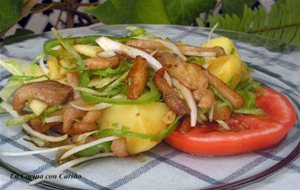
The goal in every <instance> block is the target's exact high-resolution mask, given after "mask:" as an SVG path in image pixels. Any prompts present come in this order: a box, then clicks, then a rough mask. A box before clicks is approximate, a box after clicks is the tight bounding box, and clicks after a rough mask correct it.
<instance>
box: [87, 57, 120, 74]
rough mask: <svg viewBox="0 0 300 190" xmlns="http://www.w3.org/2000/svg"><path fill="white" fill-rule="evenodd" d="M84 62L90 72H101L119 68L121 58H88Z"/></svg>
mask: <svg viewBox="0 0 300 190" xmlns="http://www.w3.org/2000/svg"><path fill="white" fill-rule="evenodd" d="M83 62H84V64H85V65H86V66H87V68H88V69H89V70H101V69H106V68H109V67H112V68H114V67H117V66H118V65H119V63H120V60H119V57H118V56H117V55H116V56H113V57H108V58H104V57H91V58H86V59H85V60H84V61H83Z"/></svg>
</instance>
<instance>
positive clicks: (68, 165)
mask: <svg viewBox="0 0 300 190" xmlns="http://www.w3.org/2000/svg"><path fill="white" fill-rule="evenodd" d="M109 156H114V154H113V153H100V154H95V155H93V156H88V157H81V158H77V159H74V160H71V161H69V162H66V163H64V164H62V165H60V166H58V167H57V168H52V169H50V170H49V171H48V172H46V173H45V174H44V176H46V175H57V174H59V173H61V172H62V171H64V170H66V169H69V168H71V167H73V166H76V165H78V164H80V163H82V162H86V161H89V160H94V159H96V158H103V157H109ZM44 180H45V178H38V179H36V180H33V181H31V182H30V183H29V185H35V184H37V183H40V182H42V181H44Z"/></svg>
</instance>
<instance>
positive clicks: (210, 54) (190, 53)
mask: <svg viewBox="0 0 300 190" xmlns="http://www.w3.org/2000/svg"><path fill="white" fill-rule="evenodd" d="M184 55H188V56H199V57H216V53H215V52H207V51H206V52H197V51H185V52H184Z"/></svg>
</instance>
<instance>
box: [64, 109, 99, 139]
mask: <svg viewBox="0 0 300 190" xmlns="http://www.w3.org/2000/svg"><path fill="white" fill-rule="evenodd" d="M100 115H101V111H99V110H95V111H89V112H87V113H86V114H85V116H84V117H83V118H82V120H81V121H80V122H75V123H74V124H73V127H72V128H71V130H70V131H69V134H71V135H75V134H82V133H86V132H90V131H95V130H97V129H98V125H97V119H98V118H99V117H100Z"/></svg>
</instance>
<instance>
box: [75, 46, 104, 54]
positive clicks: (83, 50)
mask: <svg viewBox="0 0 300 190" xmlns="http://www.w3.org/2000/svg"><path fill="white" fill-rule="evenodd" d="M73 48H74V49H75V51H77V52H78V53H80V54H82V55H85V56H88V57H97V53H98V52H101V51H102V50H103V49H102V48H101V47H100V46H92V45H85V44H76V45H74V46H73Z"/></svg>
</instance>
